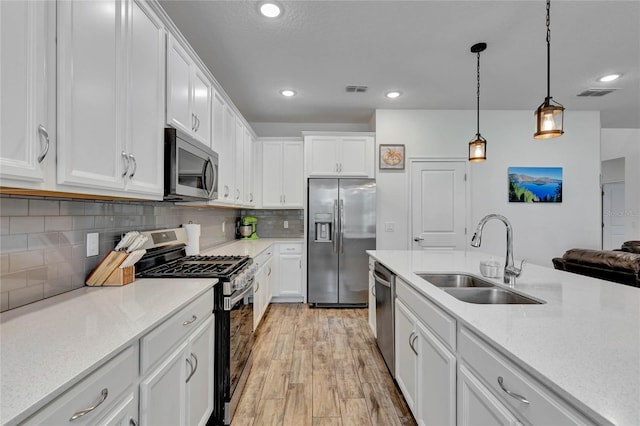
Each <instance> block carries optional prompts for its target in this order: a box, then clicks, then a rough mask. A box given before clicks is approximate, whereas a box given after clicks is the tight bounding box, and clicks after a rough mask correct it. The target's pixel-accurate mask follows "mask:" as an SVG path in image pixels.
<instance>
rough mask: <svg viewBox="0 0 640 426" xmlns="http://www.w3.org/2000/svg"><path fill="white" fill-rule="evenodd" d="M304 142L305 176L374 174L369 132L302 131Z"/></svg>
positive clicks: (372, 142)
mask: <svg viewBox="0 0 640 426" xmlns="http://www.w3.org/2000/svg"><path fill="white" fill-rule="evenodd" d="M304 141H305V160H306V175H307V176H310V177H314V176H342V177H369V178H373V177H374V174H375V164H374V157H375V155H374V150H375V141H374V137H373V136H372V135H368V134H367V135H358V134H352V135H349V134H318V135H310V134H305V139H304Z"/></svg>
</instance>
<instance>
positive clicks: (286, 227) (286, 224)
mask: <svg viewBox="0 0 640 426" xmlns="http://www.w3.org/2000/svg"><path fill="white" fill-rule="evenodd" d="M282 226H284V229H288V228H289V221H288V220H285V221H284V223H283V224H282Z"/></svg>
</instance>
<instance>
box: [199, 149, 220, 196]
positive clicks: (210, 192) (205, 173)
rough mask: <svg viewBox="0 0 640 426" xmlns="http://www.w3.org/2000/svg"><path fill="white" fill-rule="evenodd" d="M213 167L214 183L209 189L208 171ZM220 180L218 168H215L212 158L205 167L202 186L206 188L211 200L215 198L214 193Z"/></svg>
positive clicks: (208, 159)
mask: <svg viewBox="0 0 640 426" xmlns="http://www.w3.org/2000/svg"><path fill="white" fill-rule="evenodd" d="M209 167H211V173H213V183H212V185H211V188H207V170H208V169H209ZM217 180H218V175H217V173H216V168H215V167H214V166H213V161H212V160H211V157H209V158H207V162H206V164H205V166H204V170H203V176H202V185H203V186H204V189H205V191H207V193H208V194H209V198H211V197H212V196H213V192H214V191H215V187H216V182H217Z"/></svg>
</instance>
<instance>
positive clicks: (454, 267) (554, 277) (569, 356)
mask: <svg viewBox="0 0 640 426" xmlns="http://www.w3.org/2000/svg"><path fill="white" fill-rule="evenodd" d="M367 253H369V254H370V255H371V256H372V257H374V258H375V259H376V260H378V261H380V262H381V263H383V264H384V265H386V266H387V267H389V268H390V269H391V270H392V271H393V272H395V273H396V274H397V275H398V276H400V277H402V279H403V280H404V281H406V282H407V283H409V284H410V285H412V286H413V287H414V288H415V289H417V290H418V291H419V292H420V293H422V294H424V295H425V296H426V297H427V298H429V299H430V300H431V301H433V302H434V303H436V304H437V305H439V306H441V307H442V308H444V309H445V310H446V311H448V312H450V313H451V314H452V315H454V316H455V317H456V318H457V319H458V320H460V321H462V322H463V323H464V324H465V325H467V326H468V327H469V328H471V329H472V330H474V331H476V332H477V333H479V334H480V335H482V336H484V337H485V338H486V339H487V340H488V341H490V342H492V343H493V344H494V345H495V346H496V347H497V348H498V349H499V350H500V351H501V352H502V353H503V354H505V355H506V356H507V357H508V358H510V359H512V360H514V361H515V362H517V363H519V364H521V365H523V366H524V367H525V368H526V370H527V371H529V372H530V373H531V374H532V375H533V376H534V377H536V378H537V379H538V380H540V381H542V382H543V383H544V384H546V385H547V386H549V387H550V388H551V389H553V390H554V391H556V392H557V393H558V394H559V395H561V396H562V397H564V398H565V399H566V400H567V401H569V402H570V403H572V404H574V405H575V406H576V407H577V408H579V409H580V410H582V411H584V412H585V413H586V414H588V415H590V416H591V417H593V418H594V419H595V420H597V421H598V423H601V424H602V423H607V422H611V423H613V424H617V425H640V289H638V288H634V287H630V286H626V285H622V284H617V283H612V282H609V281H603V280H598V279H593V278H589V277H585V276H582V275H576V274H571V273H568V272H563V271H557V270H554V269H551V268H547V267H543V266H538V265H532V264H528V265H525V268H524V273H523V274H522V276H521V277H520V278H518V279H517V283H516V287H515V289H516V291H519V292H522V293H524V294H528V295H531V296H533V297H534V298H537V299H541V300H543V301H545V302H546V303H545V304H543V305H479V304H472V303H465V302H462V301H459V300H458V299H455V298H454V297H452V296H450V295H449V294H447V293H445V292H444V291H442V290H441V289H439V288H437V287H435V286H434V285H432V284H430V283H428V282H426V281H424V280H423V279H422V278H420V277H419V276H417V275H416V274H415V272H467V273H472V274H474V275H478V276H480V274H479V263H480V260H484V259H488V258H489V256H488V255H484V254H482V253H479V252H475V251H474V252H463V251H450V252H429V251H396V250H393V251H381V250H377V251H368V252H367ZM501 260H503V259H501ZM489 280H490V281H494V282H496V283H498V284H502V279H489Z"/></svg>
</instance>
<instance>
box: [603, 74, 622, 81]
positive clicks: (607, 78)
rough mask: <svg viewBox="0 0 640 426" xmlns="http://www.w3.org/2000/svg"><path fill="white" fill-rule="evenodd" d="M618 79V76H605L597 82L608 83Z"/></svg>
mask: <svg viewBox="0 0 640 426" xmlns="http://www.w3.org/2000/svg"><path fill="white" fill-rule="evenodd" d="M619 78H620V74H609V75H605V76H604V77H600V78H599V79H598V81H600V82H602V83H607V82H609V81H613V80H617V79H619Z"/></svg>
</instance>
